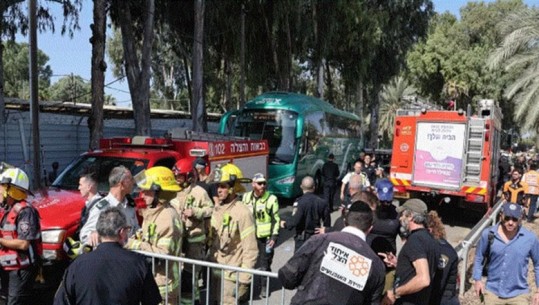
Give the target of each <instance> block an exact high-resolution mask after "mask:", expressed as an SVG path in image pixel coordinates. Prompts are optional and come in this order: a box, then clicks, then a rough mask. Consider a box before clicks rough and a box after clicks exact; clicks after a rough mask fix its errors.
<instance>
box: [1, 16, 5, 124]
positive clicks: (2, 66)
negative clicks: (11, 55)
mask: <svg viewBox="0 0 539 305" xmlns="http://www.w3.org/2000/svg"><path fill="white" fill-rule="evenodd" d="M0 33H2V22H0ZM5 122H6V101H5V100H4V43H3V42H2V35H0V126H2V125H4V123H5Z"/></svg>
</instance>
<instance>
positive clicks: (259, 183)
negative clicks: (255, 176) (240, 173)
mask: <svg viewBox="0 0 539 305" xmlns="http://www.w3.org/2000/svg"><path fill="white" fill-rule="evenodd" d="M256 184H258V185H266V182H257V183H256Z"/></svg>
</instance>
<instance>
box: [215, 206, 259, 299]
mask: <svg viewBox="0 0 539 305" xmlns="http://www.w3.org/2000/svg"><path fill="white" fill-rule="evenodd" d="M211 236H212V241H211V248H210V258H211V260H213V261H214V262H217V263H219V264H223V265H229V266H235V267H242V268H248V269H252V268H254V267H255V263H256V260H257V256H258V246H257V242H256V237H255V225H254V219H253V215H252V214H251V211H249V209H248V208H247V207H246V206H245V205H244V204H242V203H241V202H239V201H238V200H237V199H235V200H233V201H232V202H230V203H228V204H226V205H220V206H216V207H215V210H214V211H213V214H212V217H211ZM213 271H214V278H216V279H217V280H214V279H213V278H212V293H214V294H216V295H215V297H214V298H212V299H214V300H215V299H220V293H219V287H220V281H219V280H218V279H219V277H220V276H221V270H215V269H214V270H213ZM223 274H224V280H225V281H224V291H223V294H224V299H223V300H222V301H223V303H224V304H225V305H227V304H236V301H235V297H234V296H235V295H238V298H241V297H242V296H243V295H242V291H239V292H238V293H237V294H235V293H234V292H235V288H236V287H235V286H236V272H234V271H230V270H224V272H223ZM238 279H239V282H240V284H244V285H243V287H242V285H240V290H241V289H245V288H246V287H248V285H249V284H250V281H251V275H250V274H247V273H240V274H239V276H238Z"/></svg>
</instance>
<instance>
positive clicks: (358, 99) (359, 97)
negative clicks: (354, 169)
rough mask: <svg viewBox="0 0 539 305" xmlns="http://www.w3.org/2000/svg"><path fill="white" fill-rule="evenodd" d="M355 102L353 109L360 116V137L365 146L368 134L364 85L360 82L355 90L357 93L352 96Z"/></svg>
mask: <svg viewBox="0 0 539 305" xmlns="http://www.w3.org/2000/svg"><path fill="white" fill-rule="evenodd" d="M352 97H353V100H354V101H355V103H354V105H353V107H354V112H355V113H356V114H357V116H359V119H360V120H361V121H360V124H361V125H360V126H361V127H360V129H359V130H360V136H361V138H362V139H361V142H362V144H363V146H364V145H365V138H364V136H365V134H366V133H367V128H366V126H365V117H364V116H363V103H364V99H363V83H362V82H361V81H360V80H358V81H357V84H356V88H355V92H354V93H353V94H352Z"/></svg>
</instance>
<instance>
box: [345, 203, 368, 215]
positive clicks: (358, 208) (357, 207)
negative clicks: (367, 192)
mask: <svg viewBox="0 0 539 305" xmlns="http://www.w3.org/2000/svg"><path fill="white" fill-rule="evenodd" d="M348 212H361V213H372V209H371V207H369V205H368V204H367V203H365V202H363V201H361V200H358V201H354V202H352V204H351V205H350V207H349V208H348Z"/></svg>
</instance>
